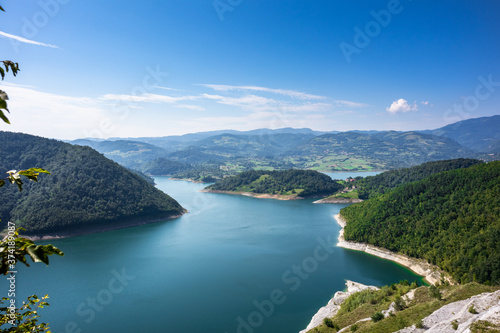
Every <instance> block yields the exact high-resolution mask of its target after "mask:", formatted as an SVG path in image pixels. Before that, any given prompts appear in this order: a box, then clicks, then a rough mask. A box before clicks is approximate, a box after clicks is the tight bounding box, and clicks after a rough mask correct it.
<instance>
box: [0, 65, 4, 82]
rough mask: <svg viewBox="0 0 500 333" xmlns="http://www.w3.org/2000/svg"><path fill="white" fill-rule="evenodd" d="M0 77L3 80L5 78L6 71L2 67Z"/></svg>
mask: <svg viewBox="0 0 500 333" xmlns="http://www.w3.org/2000/svg"><path fill="white" fill-rule="evenodd" d="M0 75H1V76H2V80H3V78H4V77H5V71H4V69H3V68H2V67H0Z"/></svg>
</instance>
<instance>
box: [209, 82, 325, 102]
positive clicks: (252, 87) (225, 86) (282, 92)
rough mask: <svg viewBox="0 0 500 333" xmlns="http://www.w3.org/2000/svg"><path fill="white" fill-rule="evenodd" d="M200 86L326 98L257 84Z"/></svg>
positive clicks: (302, 97)
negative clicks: (257, 85)
mask: <svg viewBox="0 0 500 333" xmlns="http://www.w3.org/2000/svg"><path fill="white" fill-rule="evenodd" d="M199 85H200V86H203V87H207V88H211V89H213V90H215V91H231V90H240V91H242V90H243V91H245V90H246V91H260V92H267V93H273V94H278V95H285V96H288V97H292V98H297V99H325V98H326V97H324V96H318V95H312V94H307V93H303V92H300V91H295V90H286V89H272V88H266V87H256V86H230V85H222V84H199Z"/></svg>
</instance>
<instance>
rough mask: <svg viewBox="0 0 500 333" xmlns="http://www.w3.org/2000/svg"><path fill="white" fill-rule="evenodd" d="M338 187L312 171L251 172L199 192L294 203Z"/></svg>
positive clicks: (324, 176)
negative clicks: (293, 201)
mask: <svg viewBox="0 0 500 333" xmlns="http://www.w3.org/2000/svg"><path fill="white" fill-rule="evenodd" d="M342 187H343V186H342V185H341V184H339V183H337V182H335V181H334V180H332V179H331V178H330V177H329V176H327V175H325V174H323V173H320V172H318V171H313V170H285V171H265V170H252V171H246V172H242V173H240V174H238V175H236V176H232V177H227V178H225V179H223V180H221V181H218V182H216V183H215V184H213V185H210V186H207V187H206V188H205V189H204V190H203V191H204V192H211V193H227V194H238V195H246V196H253V197H256V198H270V199H279V200H297V199H304V198H311V197H324V196H328V195H330V194H333V193H335V192H337V191H339V190H340V189H341V188H342Z"/></svg>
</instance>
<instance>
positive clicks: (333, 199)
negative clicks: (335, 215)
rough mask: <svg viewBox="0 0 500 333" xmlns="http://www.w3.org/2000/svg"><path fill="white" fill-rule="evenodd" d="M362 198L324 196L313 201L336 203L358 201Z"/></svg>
mask: <svg viewBox="0 0 500 333" xmlns="http://www.w3.org/2000/svg"><path fill="white" fill-rule="evenodd" d="M362 201H363V200H362V199H347V198H324V199H320V200H316V201H314V202H313V203H326V204H330V203H332V204H338V203H358V202H362Z"/></svg>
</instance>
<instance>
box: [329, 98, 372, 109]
mask: <svg viewBox="0 0 500 333" xmlns="http://www.w3.org/2000/svg"><path fill="white" fill-rule="evenodd" d="M335 104H336V105H337V106H347V107H351V108H364V107H367V106H368V104H364V103H358V102H351V101H344V100H335Z"/></svg>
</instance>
